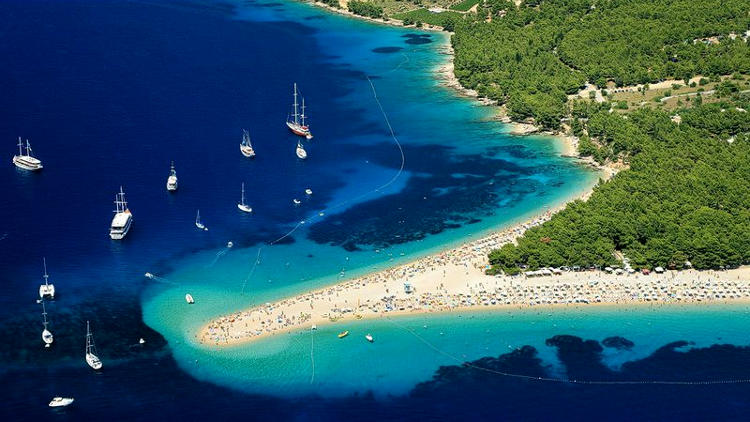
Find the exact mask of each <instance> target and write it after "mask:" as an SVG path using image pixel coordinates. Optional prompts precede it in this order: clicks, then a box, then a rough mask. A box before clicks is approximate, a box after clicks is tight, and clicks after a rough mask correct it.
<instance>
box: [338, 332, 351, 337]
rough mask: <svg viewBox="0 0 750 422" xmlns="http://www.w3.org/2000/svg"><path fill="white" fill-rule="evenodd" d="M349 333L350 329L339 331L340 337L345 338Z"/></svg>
mask: <svg viewBox="0 0 750 422" xmlns="http://www.w3.org/2000/svg"><path fill="white" fill-rule="evenodd" d="M348 335H349V331H342V332H340V333H339V338H344V337H346V336H348Z"/></svg>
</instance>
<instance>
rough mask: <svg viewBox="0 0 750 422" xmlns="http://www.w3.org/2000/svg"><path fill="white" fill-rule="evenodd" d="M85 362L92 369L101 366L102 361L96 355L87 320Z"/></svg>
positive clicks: (97, 368)
mask: <svg viewBox="0 0 750 422" xmlns="http://www.w3.org/2000/svg"><path fill="white" fill-rule="evenodd" d="M86 363H87V364H88V365H89V366H90V367H91V368H92V369H94V370H99V369H101V368H102V361H101V360H99V357H98V356H97V355H96V346H95V345H94V335H93V334H91V328H90V326H89V322H88V321H86Z"/></svg>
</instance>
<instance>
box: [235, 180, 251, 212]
mask: <svg viewBox="0 0 750 422" xmlns="http://www.w3.org/2000/svg"><path fill="white" fill-rule="evenodd" d="M237 208H239V209H240V211H243V212H253V208H252V207H250V205H247V204H246V203H245V183H244V182H243V183H242V195H241V196H240V203H239V204H237Z"/></svg>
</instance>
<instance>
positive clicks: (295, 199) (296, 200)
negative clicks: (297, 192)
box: [292, 198, 302, 205]
mask: <svg viewBox="0 0 750 422" xmlns="http://www.w3.org/2000/svg"><path fill="white" fill-rule="evenodd" d="M292 202H293V203H294V205H299V204H301V203H302V201H300V200H299V199H297V198H294V199H292Z"/></svg>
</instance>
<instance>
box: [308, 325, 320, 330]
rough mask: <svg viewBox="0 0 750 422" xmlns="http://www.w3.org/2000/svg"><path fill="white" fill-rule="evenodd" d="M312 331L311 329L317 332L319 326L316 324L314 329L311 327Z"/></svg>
mask: <svg viewBox="0 0 750 422" xmlns="http://www.w3.org/2000/svg"><path fill="white" fill-rule="evenodd" d="M310 329H311V330H313V331H315V330H317V329H318V326H317V325H315V324H313V325H312V327H310Z"/></svg>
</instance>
